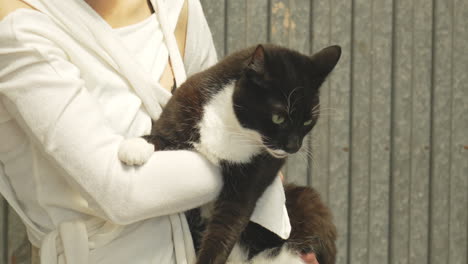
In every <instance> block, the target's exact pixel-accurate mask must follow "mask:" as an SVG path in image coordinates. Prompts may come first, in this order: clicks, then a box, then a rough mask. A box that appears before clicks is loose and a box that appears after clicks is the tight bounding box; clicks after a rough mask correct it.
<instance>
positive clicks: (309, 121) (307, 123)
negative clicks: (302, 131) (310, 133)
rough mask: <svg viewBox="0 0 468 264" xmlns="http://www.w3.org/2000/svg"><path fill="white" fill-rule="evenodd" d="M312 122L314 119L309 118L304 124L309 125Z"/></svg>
mask: <svg viewBox="0 0 468 264" xmlns="http://www.w3.org/2000/svg"><path fill="white" fill-rule="evenodd" d="M310 124H312V119H311V120H307V121H305V122H304V126H308V125H310Z"/></svg>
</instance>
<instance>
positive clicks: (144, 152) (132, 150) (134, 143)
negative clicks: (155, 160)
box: [119, 138, 154, 165]
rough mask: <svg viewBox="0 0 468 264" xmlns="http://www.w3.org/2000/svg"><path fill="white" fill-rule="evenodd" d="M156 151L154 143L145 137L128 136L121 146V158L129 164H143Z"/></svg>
mask: <svg viewBox="0 0 468 264" xmlns="http://www.w3.org/2000/svg"><path fill="white" fill-rule="evenodd" d="M153 152H154V145H153V144H150V143H148V142H147V141H146V140H144V139H143V138H127V139H124V140H123V141H122V143H121V144H120V148H119V159H120V161H122V162H123V163H125V164H127V165H142V164H144V163H145V162H146V161H147V160H148V159H149V158H150V157H151V154H153Z"/></svg>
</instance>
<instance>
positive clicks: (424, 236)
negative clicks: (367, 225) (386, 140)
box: [409, 0, 433, 264]
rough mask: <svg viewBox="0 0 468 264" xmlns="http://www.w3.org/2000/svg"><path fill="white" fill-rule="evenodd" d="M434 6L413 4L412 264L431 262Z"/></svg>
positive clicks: (421, 2)
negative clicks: (431, 127) (431, 132)
mask: <svg viewBox="0 0 468 264" xmlns="http://www.w3.org/2000/svg"><path fill="white" fill-rule="evenodd" d="M432 8H433V7H432V2H431V1H426V0H415V1H414V2H413V33H412V34H413V43H412V60H413V61H412V87H411V89H412V102H411V107H412V113H411V115H412V120H411V123H412V124H411V142H410V146H411V168H410V169H411V170H410V175H411V180H410V181H411V182H410V226H409V228H410V237H409V239H410V245H409V250H410V256H409V262H410V263H414V264H417V263H421V264H425V263H428V261H429V250H428V244H429V219H428V218H429V217H428V211H429V176H430V175H429V168H430V159H429V158H430V152H429V150H430V148H429V145H430V118H431V116H430V113H431V85H432V84H431V71H432V69H431V65H432V23H431V21H432V12H433V10H432Z"/></svg>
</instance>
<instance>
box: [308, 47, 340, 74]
mask: <svg viewBox="0 0 468 264" xmlns="http://www.w3.org/2000/svg"><path fill="white" fill-rule="evenodd" d="M340 56H341V47H340V46H337V45H335V46H330V47H327V48H324V49H322V50H321V51H319V52H317V53H315V54H314V55H312V57H311V58H310V59H311V60H312V63H313V65H314V71H315V72H316V73H317V74H318V75H319V76H321V77H323V78H325V77H327V75H328V74H329V73H330V72H331V71H332V70H333V68H335V65H336V64H337V63H338V60H339V59H340Z"/></svg>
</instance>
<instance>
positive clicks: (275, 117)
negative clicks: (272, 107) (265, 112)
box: [271, 114, 284, 125]
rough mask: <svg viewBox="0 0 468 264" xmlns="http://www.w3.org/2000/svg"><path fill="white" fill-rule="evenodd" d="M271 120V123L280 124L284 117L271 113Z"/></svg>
mask: <svg viewBox="0 0 468 264" xmlns="http://www.w3.org/2000/svg"><path fill="white" fill-rule="evenodd" d="M271 120H272V121H273V123H275V124H277V125H280V124H282V123H283V122H284V117H283V116H280V115H277V114H273V116H272V117H271Z"/></svg>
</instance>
